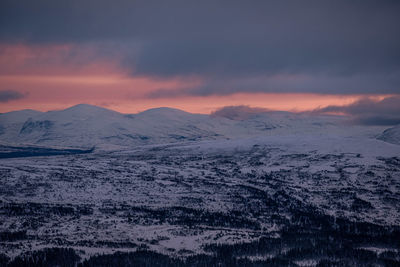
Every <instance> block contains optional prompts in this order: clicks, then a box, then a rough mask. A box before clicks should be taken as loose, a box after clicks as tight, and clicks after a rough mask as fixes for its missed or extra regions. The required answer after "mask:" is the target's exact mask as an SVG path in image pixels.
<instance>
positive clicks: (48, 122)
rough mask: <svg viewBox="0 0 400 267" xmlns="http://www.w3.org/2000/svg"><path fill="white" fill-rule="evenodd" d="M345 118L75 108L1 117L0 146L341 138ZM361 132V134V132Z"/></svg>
mask: <svg viewBox="0 0 400 267" xmlns="http://www.w3.org/2000/svg"><path fill="white" fill-rule="evenodd" d="M343 122H344V118H343V117H340V116H316V115H307V114H296V113H290V112H264V113H257V114H252V115H251V116H249V117H247V118H246V119H241V120H237V119H229V118H226V117H223V116H209V115H204V114H192V113H188V112H185V111H182V110H178V109H172V108H155V109H149V110H146V111H144V112H141V113H138V114H121V113H118V112H115V111H112V110H108V109H105V108H101V107H97V106H92V105H87V104H79V105H76V106H73V107H70V108H67V109H65V110H58V111H49V112H38V111H33V110H22V111H15V112H9V113H4V114H0V142H2V143H6V144H34V145H41V146H61V147H86V148H87V147H92V146H96V147H99V146H100V147H107V146H115V145H116V146H137V145H146V144H159V143H171V142H178V141H195V140H215V139H235V138H246V137H249V136H266V135H287V134H291V135H294V134H302V133H312V134H316V133H318V134H326V133H332V132H341V131H342V130H341V129H343V127H341V126H342V125H343ZM359 132H365V129H363V130H361V131H359Z"/></svg>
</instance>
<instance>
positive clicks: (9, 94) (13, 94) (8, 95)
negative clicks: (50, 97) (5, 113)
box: [0, 90, 25, 103]
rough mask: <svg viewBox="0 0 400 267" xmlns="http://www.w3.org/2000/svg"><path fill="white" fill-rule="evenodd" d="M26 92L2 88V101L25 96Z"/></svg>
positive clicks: (0, 97)
mask: <svg viewBox="0 0 400 267" xmlns="http://www.w3.org/2000/svg"><path fill="white" fill-rule="evenodd" d="M24 97H25V94H22V93H20V92H17V91H14V90H0V103H1V102H9V101H12V100H18V99H21V98H24Z"/></svg>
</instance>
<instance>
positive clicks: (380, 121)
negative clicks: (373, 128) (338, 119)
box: [313, 96, 400, 125]
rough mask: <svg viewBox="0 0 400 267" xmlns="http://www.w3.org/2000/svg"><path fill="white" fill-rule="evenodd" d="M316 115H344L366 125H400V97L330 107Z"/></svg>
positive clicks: (364, 100)
mask: <svg viewBox="0 0 400 267" xmlns="http://www.w3.org/2000/svg"><path fill="white" fill-rule="evenodd" d="M313 112H314V113H317V114H320V113H344V114H347V115H349V116H351V118H352V120H353V122H356V123H360V124H366V125H396V124H400V96H393V97H387V98H384V99H382V100H380V101H376V100H373V99H370V98H364V99H361V100H359V101H356V102H354V103H352V104H350V105H346V106H328V107H325V108H320V109H316V110H314V111H313Z"/></svg>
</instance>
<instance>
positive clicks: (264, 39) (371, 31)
mask: <svg viewBox="0 0 400 267" xmlns="http://www.w3.org/2000/svg"><path fill="white" fill-rule="evenodd" d="M398 14H400V1H392V0H383V1H378V0H363V1H362V0H350V1H348V0H331V1H328V0H311V1H296V0H282V1H257V0H256V1H251V2H249V1H238V0H230V1H211V0H204V1H190V0H171V1H153V0H143V1H138V0H136V1H130V0H118V1H106V0H85V1H78V0H70V1H62V2H60V1H52V0H38V1H30V0H2V1H1V2H0V41H1V42H27V43H35V44H42V43H78V44H80V43H85V44H87V43H90V44H93V45H94V46H97V45H100V44H104V43H107V44H108V45H107V49H103V48H102V49H100V50H101V52H99V54H100V53H101V56H104V55H107V54H110V55H114V54H115V53H116V51H117V52H118V53H120V54H121V58H123V60H122V62H121V64H122V65H123V66H124V67H125V68H127V69H128V70H130V72H131V73H132V75H144V76H147V75H151V76H154V77H174V76H191V75H193V76H196V77H202V78H203V79H204V80H205V84H204V85H203V86H201V87H198V88H188V90H186V91H185V92H183V93H186V94H194V95H208V94H229V93H234V92H237V91H240V92H260V91H261V92H270V91H272V92H281V91H285V92H318V93H400V81H399V79H400V78H398V77H400V49H399V47H400V27H399V26H398V25H400V16H399V15H398ZM290 75H294V76H296V75H297V76H304V77H306V79H305V80H301V79H300V80H290V79H289V80H285V79H280V80H279V79H277V78H276V77H277V76H290ZM265 77H267V78H268V79H267V78H265ZM164 93H165V92H164ZM171 94H173V92H171Z"/></svg>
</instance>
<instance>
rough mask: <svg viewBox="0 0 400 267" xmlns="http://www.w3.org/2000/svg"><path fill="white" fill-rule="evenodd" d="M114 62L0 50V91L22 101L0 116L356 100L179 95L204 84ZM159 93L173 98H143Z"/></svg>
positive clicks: (58, 51) (76, 51)
mask: <svg viewBox="0 0 400 267" xmlns="http://www.w3.org/2000/svg"><path fill="white" fill-rule="evenodd" d="M120 60H121V59H120V58H118V56H117V55H112V56H107V57H98V56H97V53H96V51H95V50H94V49H93V48H92V47H90V46H76V45H46V46H26V45H22V44H20V45H12V46H11V45H0V90H12V91H16V92H19V93H21V94H23V95H24V96H25V97H23V98H20V99H16V100H14V101H9V102H5V103H1V105H0V112H7V111H11V110H18V109H26V108H31V109H36V110H42V111H46V110H52V109H62V108H66V107H68V106H71V105H75V104H78V103H88V104H94V105H100V106H104V107H108V108H111V109H114V110H117V111H120V112H124V113H135V112H139V111H143V110H146V109H149V108H153V107H160V106H169V107H175V108H179V109H183V110H186V111H189V112H196V113H210V112H212V111H213V110H216V109H217V108H220V107H223V106H232V105H250V106H254V107H263V108H269V109H274V110H291V111H304V110H310V109H314V108H318V107H324V106H328V105H345V104H349V103H351V102H354V101H356V100H357V99H360V98H361V95H327V94H305V93H302V94H300V93H296V94H295V93H285V94H279V93H234V94H228V95H225V96H218V95H217V96H216V95H210V96H190V95H185V94H182V95H179V92H183V91H184V90H185V89H187V88H193V87H196V86H200V85H202V83H203V82H204V81H203V80H202V79H201V78H199V77H173V78H164V79H161V78H154V77H150V76H134V75H132V74H131V73H129V72H128V71H127V70H125V69H124V68H122V67H121V64H120V63H119V61H120ZM160 90H165V91H167V92H168V91H171V92H178V94H171V96H168V94H166V95H165V96H163V97H159V98H149V97H148V96H149V94H151V93H152V92H157V91H160ZM364 96H365V95H364ZM376 97H383V96H376Z"/></svg>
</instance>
